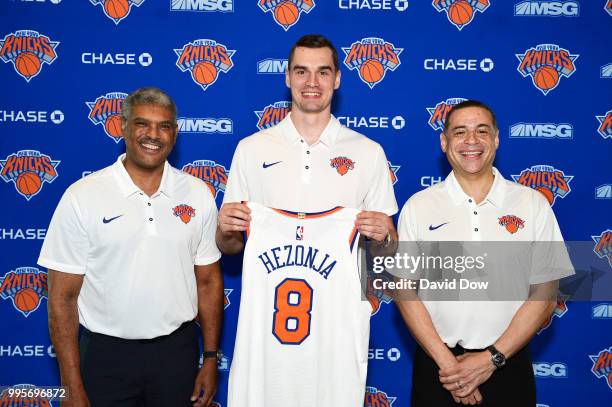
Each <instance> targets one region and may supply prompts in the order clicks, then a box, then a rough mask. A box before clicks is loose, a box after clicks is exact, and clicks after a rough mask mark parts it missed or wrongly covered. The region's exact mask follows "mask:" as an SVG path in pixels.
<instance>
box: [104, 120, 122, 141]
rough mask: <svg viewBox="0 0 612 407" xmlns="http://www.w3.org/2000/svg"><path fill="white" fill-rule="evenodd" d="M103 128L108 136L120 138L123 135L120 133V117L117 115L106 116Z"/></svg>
mask: <svg viewBox="0 0 612 407" xmlns="http://www.w3.org/2000/svg"><path fill="white" fill-rule="evenodd" d="M104 128H105V129H106V133H107V134H108V135H109V136H111V137H115V138H120V137H121V136H122V135H123V132H122V131H121V116H120V115H118V114H114V115H112V116H108V117H107V118H106V121H105V122H104Z"/></svg>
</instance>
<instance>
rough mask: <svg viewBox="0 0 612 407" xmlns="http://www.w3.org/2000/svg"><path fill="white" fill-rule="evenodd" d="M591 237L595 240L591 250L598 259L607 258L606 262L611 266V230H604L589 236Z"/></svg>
mask: <svg viewBox="0 0 612 407" xmlns="http://www.w3.org/2000/svg"><path fill="white" fill-rule="evenodd" d="M591 238H592V239H593V241H594V242H595V247H594V248H593V252H595V254H596V255H597V257H599V258H600V259H607V260H608V264H609V265H610V267H612V230H610V229H608V230H605V231H603V232H601V234H600V235H599V236H591Z"/></svg>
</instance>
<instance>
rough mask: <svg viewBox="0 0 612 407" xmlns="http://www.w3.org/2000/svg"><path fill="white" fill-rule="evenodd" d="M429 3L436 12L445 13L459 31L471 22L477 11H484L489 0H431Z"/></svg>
mask: <svg viewBox="0 0 612 407" xmlns="http://www.w3.org/2000/svg"><path fill="white" fill-rule="evenodd" d="M431 4H432V5H433V7H434V8H435V9H436V11H437V12H438V13H446V18H448V21H450V23H451V24H452V25H454V26H455V27H457V29H458V30H459V31H461V30H462V29H463V27H465V26H466V25H468V24H469V23H471V22H472V20H473V19H474V16H475V15H476V12H477V11H478V12H479V13H484V12H485V10H486V9H488V8H489V5H490V4H489V0H433V2H432V3H431Z"/></svg>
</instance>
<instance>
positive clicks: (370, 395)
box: [363, 386, 397, 407]
mask: <svg viewBox="0 0 612 407" xmlns="http://www.w3.org/2000/svg"><path fill="white" fill-rule="evenodd" d="M396 399H397V397H391V396H389V395H388V394H387V393H385V392H384V391H382V390H378V389H377V388H376V387H372V386H366V392H365V399H364V401H363V407H391V406H392V405H393V403H394V402H395V400H396Z"/></svg>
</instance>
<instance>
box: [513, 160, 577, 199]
mask: <svg viewBox="0 0 612 407" xmlns="http://www.w3.org/2000/svg"><path fill="white" fill-rule="evenodd" d="M572 178H574V176H573V175H565V173H564V172H563V171H562V170H559V169H556V168H555V167H552V166H550V165H534V166H532V167H530V168H525V169H524V170H523V171H521V173H520V174H519V175H512V179H513V180H514V181H515V182H517V183H519V184H521V185H525V186H526V187H530V188H533V189H535V190H536V191H539V192H541V193H542V195H544V197H545V198H546V199H547V200H548V203H549V204H550V205H551V206H552V205H553V204H554V203H555V201H556V200H557V198H565V197H566V196H567V194H569V193H570V192H571V191H572V189H571V188H570V186H569V183H570V181H571V180H572Z"/></svg>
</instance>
